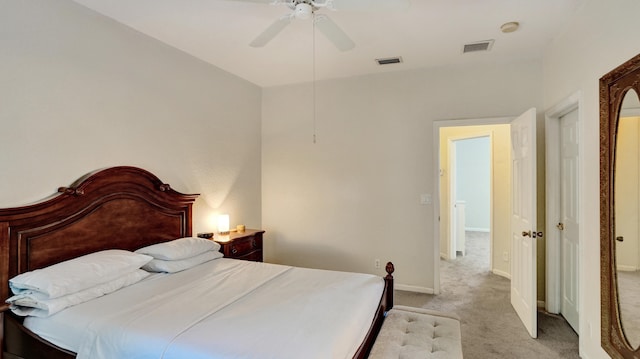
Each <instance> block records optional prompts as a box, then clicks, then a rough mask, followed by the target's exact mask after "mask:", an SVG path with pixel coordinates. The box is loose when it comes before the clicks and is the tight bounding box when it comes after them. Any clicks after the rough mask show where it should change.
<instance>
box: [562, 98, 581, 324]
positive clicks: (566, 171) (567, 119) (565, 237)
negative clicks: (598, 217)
mask: <svg viewBox="0 0 640 359" xmlns="http://www.w3.org/2000/svg"><path fill="white" fill-rule="evenodd" d="M578 141H579V138H578V110H573V111H571V112H569V113H568V114H566V115H564V116H563V117H562V118H560V158H561V162H560V192H561V195H560V222H559V223H558V225H557V226H558V229H559V230H560V242H561V243H562V245H561V260H562V268H561V270H562V280H561V297H562V300H561V303H560V313H562V315H563V316H564V317H565V319H567V322H569V324H570V325H571V327H572V328H573V330H575V331H576V333H578V328H579V327H578V212H579V208H578V185H577V183H578Z"/></svg>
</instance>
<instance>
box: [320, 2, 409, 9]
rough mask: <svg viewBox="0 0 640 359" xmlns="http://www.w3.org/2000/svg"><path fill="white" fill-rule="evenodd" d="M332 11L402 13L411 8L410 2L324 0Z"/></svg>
mask: <svg viewBox="0 0 640 359" xmlns="http://www.w3.org/2000/svg"><path fill="white" fill-rule="evenodd" d="M326 2H327V7H329V8H330V9H333V10H358V11H403V10H407V9H408V8H409V7H410V6H411V1H410V0H326Z"/></svg>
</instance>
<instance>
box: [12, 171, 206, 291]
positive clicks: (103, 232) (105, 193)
mask: <svg viewBox="0 0 640 359" xmlns="http://www.w3.org/2000/svg"><path fill="white" fill-rule="evenodd" d="M197 197H198V195H197V194H182V193H179V192H176V191H174V190H173V189H172V188H171V187H170V186H169V185H168V184H165V183H163V182H162V181H160V180H159V179H158V178H157V177H156V176H155V175H153V174H151V173H150V172H148V171H145V170H143V169H140V168H136V167H112V168H107V169H103V170H98V171H96V172H93V173H90V174H87V175H85V176H83V177H82V178H80V179H79V180H77V181H76V182H74V183H73V184H72V185H71V186H69V187H61V188H59V189H58V194H57V195H55V196H53V197H51V198H49V199H46V200H44V201H42V202H40V203H36V204H32V205H28V206H24V207H17V208H7V209H0V283H1V286H0V300H2V302H4V299H5V298H8V297H9V294H10V293H9V288H8V281H9V279H10V278H12V277H13V276H15V275H17V274H19V273H23V272H26V271H30V270H34V269H38V268H42V267H46V266H48V265H51V264H55V263H58V262H61V261H64V260H67V259H71V258H74V257H78V256H81V255H84V254H87V253H91V252H96V251H99V250H104V249H114V248H117V249H126V250H135V249H138V248H141V247H144V246H146V245H150V244H153V243H159V242H165V241H168V240H171V239H175V238H179V237H184V236H191V220H192V205H193V202H194V201H195V200H196V198H197Z"/></svg>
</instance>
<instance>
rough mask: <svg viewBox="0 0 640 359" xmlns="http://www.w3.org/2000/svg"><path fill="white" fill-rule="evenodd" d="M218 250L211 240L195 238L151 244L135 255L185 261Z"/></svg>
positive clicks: (218, 246) (216, 244)
mask: <svg viewBox="0 0 640 359" xmlns="http://www.w3.org/2000/svg"><path fill="white" fill-rule="evenodd" d="M217 250H220V245H219V244H218V243H216V242H214V241H212V240H209V239H205V238H197V237H184V238H178V239H174V240H172V241H169V242H164V243H158V244H152V245H150V246H147V247H143V248H140V249H138V250H137V251H136V253H142V254H147V255H150V256H152V257H153V258H155V259H163V260H167V261H172V260H176V259H185V258H190V257H193V256H196V255H198V254H201V253H204V252H208V251H217Z"/></svg>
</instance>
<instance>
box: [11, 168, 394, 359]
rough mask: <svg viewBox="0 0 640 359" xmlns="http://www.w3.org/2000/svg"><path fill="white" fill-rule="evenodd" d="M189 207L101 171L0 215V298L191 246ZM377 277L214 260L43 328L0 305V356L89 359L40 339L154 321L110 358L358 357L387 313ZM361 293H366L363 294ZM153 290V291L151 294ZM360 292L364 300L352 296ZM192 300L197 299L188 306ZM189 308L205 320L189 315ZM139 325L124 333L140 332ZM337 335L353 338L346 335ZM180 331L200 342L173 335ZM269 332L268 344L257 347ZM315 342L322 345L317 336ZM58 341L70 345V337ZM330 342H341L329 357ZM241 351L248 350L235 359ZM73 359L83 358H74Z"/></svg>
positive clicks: (151, 186) (131, 176) (153, 279)
mask: <svg viewBox="0 0 640 359" xmlns="http://www.w3.org/2000/svg"><path fill="white" fill-rule="evenodd" d="M196 198H197V195H190V194H182V193H179V192H177V191H175V190H174V189H172V188H171V186H169V185H168V184H165V183H163V182H162V181H160V180H159V179H158V178H157V177H156V176H155V175H153V174H151V173H150V172H148V171H146V170H143V169H140V168H135V167H112V168H107V169H103V170H99V171H96V172H93V173H90V174H87V175H85V176H83V177H82V178H80V179H79V180H78V181H76V182H74V183H73V184H71V185H70V186H68V187H61V188H59V189H58V193H57V194H56V195H54V196H52V197H51V198H48V199H46V200H44V201H42V202H39V203H36V204H32V205H28V206H24V207H18V208H9V209H0V280H1V281H2V286H0V297H1V298H2V299H3V302H4V299H6V298H8V297H10V295H11V293H10V289H9V286H8V282H9V279H10V278H13V277H15V276H16V275H18V274H21V273H25V272H29V271H33V270H35V269H39V268H44V267H47V266H50V265H53V264H56V263H60V262H63V261H66V260H69V259H73V258H77V257H80V256H83V255H86V254H89V253H95V252H99V251H103V250H109V249H122V250H127V251H134V250H137V249H139V248H142V247H145V246H149V245H153V244H156V243H163V242H168V241H171V240H173V239H176V238H180V237H190V236H191V235H192V226H191V221H192V205H193V202H194V201H195V200H196ZM225 273H234V276H233V280H232V281H229V280H228V278H229V276H228V275H226V274H225ZM239 273H244V274H239ZM387 273H388V274H387V276H386V277H385V278H384V279H382V278H379V277H375V278H374V277H373V276H369V275H358V274H346V273H341V272H332V271H320V270H311V269H304V268H293V267H288V266H279V265H273V264H267V263H255V262H245V261H239V260H233V259H226V258H221V259H216V260H214V261H210V262H207V263H204V264H202V265H198V266H196V267H194V268H192V269H189V270H185V271H183V272H180V273H175V274H163V273H157V274H153V275H150V276H149V277H148V278H145V279H144V280H142V281H141V282H139V283H136V284H134V285H132V286H130V287H127V288H124V289H123V290H119V291H116V292H114V293H112V294H109V295H106V296H103V297H100V298H98V299H96V300H92V301H89V302H86V303H83V304H80V305H77V306H74V307H71V308H68V309H65V310H63V311H61V312H59V313H57V314H56V315H53V316H51V317H49V318H46V319H42V320H40V319H38V318H31V317H28V319H26V320H25V319H24V317H21V316H17V315H15V314H14V313H12V312H10V311H8V308H9V307H8V305H6V304H2V305H1V306H0V315H2V324H3V325H2V327H1V328H0V339H1V340H2V353H3V354H4V358H8V359H14V358H53V359H58V358H61V359H62V358H65V359H66V358H75V357H76V356H77V357H82V356H84V357H87V356H89V357H91V356H92V355H93V354H94V352H91V351H87V349H86V343H85V342H86V341H87V340H86V338H85V339H82V340H79V341H78V342H77V343H75V344H74V343H69V340H67V341H66V342H65V341H64V340H62V339H60V338H58V337H56V336H55V335H52V334H51V333H54V334H55V333H62V332H65V333H73V331H72V330H73V329H72V328H71V327H67V326H68V325H70V323H72V324H73V327H74V328H76V330H78V329H77V328H81V329H80V331H81V332H82V331H84V332H88V331H91V332H92V334H91V336H90V340H92V341H94V342H96V343H101V341H102V340H106V339H105V338H108V337H113V336H117V335H115V334H118V333H119V332H120V331H121V328H122V327H128V325H124V326H123V325H122V324H121V322H117V321H111V319H112V318H116V317H119V318H121V319H123V318H124V319H127V320H128V319H130V318H132V317H136V316H139V317H141V318H147V319H148V318H153V320H152V321H151V322H152V323H153V325H151V326H152V327H157V328H160V329H159V330H158V332H159V333H156V334H153V335H152V337H151V339H149V338H142V336H146V335H147V334H150V331H149V330H148V327H144V330H141V331H138V332H132V333H129V334H127V335H126V336H125V337H126V341H124V342H123V341H121V342H116V343H119V344H118V346H119V347H118V348H116V350H121V351H120V352H119V353H128V352H127V350H129V349H130V347H131V348H134V347H135V348H137V347H140V346H145V345H147V346H149V347H150V348H151V349H152V350H151V351H153V348H154V346H153V345H148V344H144V343H149V342H151V343H153V342H154V341H155V340H159V339H158V337H162V336H163V335H164V336H167V338H169V341H170V342H171V346H166V345H165V346H164V347H163V348H164V349H163V350H161V351H159V352H158V353H155V354H153V353H152V354H149V355H150V356H147V357H150V358H151V357H158V358H159V357H163V356H164V357H166V358H172V357H180V356H181V355H185V353H188V355H189V356H190V357H197V355H200V356H201V357H203V358H204V357H247V358H250V357H279V356H283V357H296V356H297V357H308V358H312V357H318V358H320V357H334V356H337V357H353V358H366V357H367V355H368V353H369V351H370V349H371V347H372V345H373V342H374V341H375V338H376V336H377V334H378V332H379V330H380V327H381V325H382V322H383V320H384V314H385V313H386V312H387V311H388V310H389V309H391V307H392V306H393V277H392V273H393V265H392V264H391V263H389V264H388V265H387ZM187 276H189V277H187ZM225 276H226V277H225ZM208 277H211V278H209V279H207V280H208V281H210V282H211V283H212V284H211V288H207V287H203V285H204V284H201V283H203V282H205V279H206V278H208ZM263 277H264V278H263ZM187 278H190V279H187ZM225 278H227V279H225ZM240 278H243V279H240ZM309 278H312V279H309ZM189 281H196V282H197V283H198V285H192V286H190V287H195V288H196V289H195V290H196V292H195V293H191V292H187V291H186V290H185V289H184V288H186V287H184V288H182V287H181V285H182V283H190V282H189ZM354 281H355V282H354ZM376 281H377V283H378V284H375V283H376ZM227 282H238V283H241V284H240V287H241V288H244V289H242V290H244V292H238V290H239V289H236V288H234V289H230V291H226V289H225V288H226V287H225V286H226V285H227ZM365 282H367V283H369V282H372V283H374V284H373V285H368V286H365V285H364V283H365ZM153 283H161V284H153ZM310 283H313V285H310ZM152 285H153V287H152ZM361 285H362V286H361ZM310 286H312V287H316V289H317V291H316V292H309V291H308V290H309V289H310V288H309V287H310ZM354 288H358V289H354ZM376 288H377V289H376ZM154 291H158V292H157V293H156V294H153V293H155V292H154ZM360 292H361V295H364V296H365V297H357V296H355V293H360ZM145 296H147V297H151V300H155V298H157V297H161V296H164V297H167V298H168V299H170V300H172V301H169V302H163V303H155V302H154V303H152V304H150V305H149V304H145V305H137V306H136V305H134V304H129V303H138V302H140V301H142V299H141V298H142V297H145ZM194 297H197V298H198V300H194V301H192V302H189V300H192V299H193V298H194ZM107 300H108V301H109V302H106V301H107ZM187 303H189V304H187ZM367 303H368V304H367ZM185 304H186V305H185ZM285 304H286V305H285ZM139 307H140V308H139ZM142 307H145V308H146V309H145V310H150V312H148V311H147V312H144V313H142V314H139V313H141V312H137V310H138V309H141V308H142ZM184 307H189V308H190V311H189V312H185V311H184ZM149 308H150V309H149ZM192 308H193V310H192ZM196 309H197V310H200V311H201V312H203V313H204V315H202V314H194V311H196ZM91 312H100V313H108V314H105V315H102V314H101V315H100V316H98V317H99V318H105V317H106V318H108V319H109V320H103V321H102V322H100V323H99V324H95V321H96V319H95V318H93V319H91V320H88V319H87V313H91ZM365 312H366V313H365ZM314 313H315V314H314ZM318 313H321V314H320V315H319V314H318ZM196 315H200V316H198V317H196ZM307 315H308V316H307ZM191 316H194V317H193V318H191ZM50 318H54V319H55V320H49V319H50ZM194 318H195V319H194ZM203 318H204V319H203ZM287 318H288V319H287ZM339 318H342V319H343V320H338V319H339ZM147 319H145V320H142V321H140V322H138V324H132V325H131V326H132V327H136V326H137V325H139V324H140V325H142V324H141V323H144V322H145V321H148V320H147ZM214 319H215V320H214ZM101 320H102V319H101ZM183 322H184V323H183ZM194 323H195V324H194ZM282 323H288V324H285V325H281V324H282ZM354 324H357V325H354ZM92 325H93V326H97V327H100V328H103V327H104V328H105V329H104V330H103V331H97V332H96V333H97V334H94V333H93V329H91V330H87V329H86V328H93V327H90V326H92ZM348 326H351V327H357V328H356V330H355V331H347V328H346V327H348ZM27 327H29V328H31V329H33V330H30V329H28V328H27ZM186 327H189V331H193V332H195V333H196V334H197V333H200V336H197V335H195V336H192V335H188V336H187V335H184V336H183V334H182V333H183V332H185V329H184V328H186ZM83 328H84V329H83ZM349 330H351V329H349ZM169 331H173V332H169ZM36 332H38V333H40V334H41V335H38V334H36ZM268 332H275V333H276V334H275V335H274V336H272V337H266V335H267V334H268ZM321 332H322V333H325V334H319V333H321ZM141 333H143V334H144V335H142V334H141ZM278 334H279V335H278ZM67 337H69V338H71V339H70V341H71V342H73V338H79V337H80V334H78V335H75V334H71V335H68V336H67ZM45 338H46V339H45ZM83 338H84V337H83ZM203 338H204V339H203ZM336 340H342V341H343V342H344V343H341V344H340V345H339V346H338V345H337V344H336V342H335V341H336ZM198 342H199V344H198ZM105 343H107V342H105ZM111 343H112V342H108V343H107V344H104V345H103V347H104V346H109V345H112V344H111ZM122 343H124V344H122ZM56 344H57V345H56ZM127 345H129V347H127ZM93 347H100V345H94V346H93ZM247 347H252V348H254V349H253V350H254V351H253V352H245V351H244V350H245V349H246V348H247ZM203 348H204V349H203ZM335 348H342V349H339V350H340V353H338V354H336V353H335V352H333V351H332V350H334V349H335ZM78 350H80V351H82V352H81V353H78V354H76V351H78ZM180 350H182V352H181V351H180ZM209 350H211V351H209ZM238 350H240V351H238ZM85 352H86V353H85ZM87 353H89V354H87ZM172 353H173V354H172ZM345 353H346V354H345ZM280 354H282V355H280ZM106 355H109V354H106ZM153 355H156V356H153ZM172 355H173V356H172Z"/></svg>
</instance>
